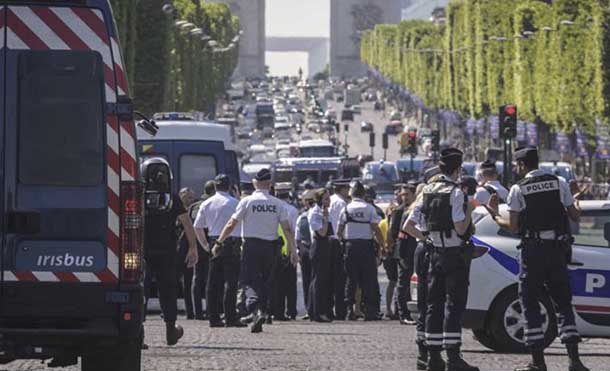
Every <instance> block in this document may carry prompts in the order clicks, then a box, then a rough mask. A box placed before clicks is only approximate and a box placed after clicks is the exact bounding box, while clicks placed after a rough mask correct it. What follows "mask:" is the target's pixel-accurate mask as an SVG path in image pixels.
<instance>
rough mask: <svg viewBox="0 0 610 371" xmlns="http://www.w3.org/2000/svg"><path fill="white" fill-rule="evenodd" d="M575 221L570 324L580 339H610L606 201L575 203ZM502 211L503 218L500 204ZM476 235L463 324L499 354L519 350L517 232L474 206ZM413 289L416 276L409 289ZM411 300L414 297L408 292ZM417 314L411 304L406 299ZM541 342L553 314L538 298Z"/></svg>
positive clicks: (552, 327)
mask: <svg viewBox="0 0 610 371" xmlns="http://www.w3.org/2000/svg"><path fill="white" fill-rule="evenodd" d="M580 207H581V209H582V215H581V218H580V222H579V224H572V233H573V236H574V240H575V241H574V244H573V249H572V260H571V262H570V263H569V265H568V268H569V270H570V286H571V288H572V295H573V304H574V311H575V312H576V326H577V328H578V332H579V333H580V335H581V336H583V337H610V254H608V251H609V246H610V241H609V240H608V239H609V238H610V203H608V202H607V201H581V202H580ZM502 213H503V214H504V216H506V217H507V214H508V211H507V208H506V207H505V206H504V207H503V208H502ZM474 215H475V217H474V220H475V221H476V231H477V232H476V235H475V236H474V237H473V239H472V240H473V242H474V244H475V250H474V259H473V261H472V266H471V273H470V288H469V294H468V304H467V308H466V314H465V315H464V319H465V321H464V327H465V328H470V329H472V331H473V333H474V335H475V337H476V339H477V340H478V341H479V342H480V343H481V344H483V345H484V346H486V347H488V348H490V349H493V350H496V351H502V352H525V351H526V349H525V346H524V321H525V320H524V318H523V310H522V309H521V305H520V303H519V298H518V295H517V291H518V282H519V250H518V249H517V246H518V245H519V243H520V239H519V238H518V236H516V235H514V234H512V233H509V232H508V231H506V230H504V229H500V228H499V227H498V226H497V224H496V223H495V222H494V221H493V220H492V219H491V216H490V215H489V214H488V213H487V211H486V210H485V209H484V208H482V207H479V208H477V209H476V210H475V214H474ZM416 289H417V276H416V275H414V276H413V277H412V279H411V291H412V292H415V290H416ZM413 298H417V296H414V297H413ZM408 307H409V311H410V312H411V313H412V315H414V316H418V315H419V313H418V312H417V303H416V301H412V302H409V303H408ZM540 311H541V314H542V315H543V316H544V321H543V326H542V327H543V331H544V339H545V343H546V345H549V344H550V343H552V342H553V341H554V340H555V337H556V335H557V324H556V318H557V316H556V314H555V310H554V307H553V304H552V302H551V301H550V299H549V297H548V296H546V295H545V296H543V297H541V298H540Z"/></svg>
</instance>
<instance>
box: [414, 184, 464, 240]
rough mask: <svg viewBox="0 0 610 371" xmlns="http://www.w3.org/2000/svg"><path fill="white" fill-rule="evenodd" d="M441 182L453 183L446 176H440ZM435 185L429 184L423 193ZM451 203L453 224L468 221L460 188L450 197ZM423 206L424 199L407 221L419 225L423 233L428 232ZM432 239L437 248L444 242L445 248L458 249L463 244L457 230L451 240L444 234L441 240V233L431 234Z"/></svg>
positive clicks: (452, 233) (453, 231)
mask: <svg viewBox="0 0 610 371" xmlns="http://www.w3.org/2000/svg"><path fill="white" fill-rule="evenodd" d="M439 180H444V181H450V182H453V181H452V180H451V179H450V178H449V177H447V176H444V175H443V176H440V177H439ZM435 184H436V183H431V184H428V185H427V186H426V187H425V188H424V190H423V192H426V190H430V189H432V187H434V186H435ZM449 202H450V204H451V219H452V220H453V222H454V223H459V222H463V221H464V220H465V219H466V213H465V212H464V192H462V190H461V189H460V187H455V188H454V189H453V190H452V191H451V196H450V197H449ZM423 204H424V201H423V199H420V200H418V201H417V203H416V204H415V206H414V208H413V210H412V211H411V213H410V214H409V218H408V219H407V220H408V221H410V222H413V223H415V224H416V225H418V226H419V228H420V230H421V231H424V232H426V231H427V225H426V221H425V218H424V215H423V214H422V212H421V210H422V207H423ZM430 239H432V241H433V243H434V246H436V247H442V246H443V241H444V245H445V247H458V246H460V245H461V244H462V239H461V238H460V237H459V235H458V233H457V231H456V230H455V229H453V230H452V231H451V236H450V237H449V238H447V236H446V235H444V234H443V236H442V238H441V232H430Z"/></svg>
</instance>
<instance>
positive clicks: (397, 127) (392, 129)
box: [385, 120, 404, 135]
mask: <svg viewBox="0 0 610 371" xmlns="http://www.w3.org/2000/svg"><path fill="white" fill-rule="evenodd" d="M403 128H404V126H403V124H402V121H400V120H394V121H391V122H390V123H389V124H388V125H387V126H386V127H385V133H386V134H388V135H398V134H400V133H402V130H403Z"/></svg>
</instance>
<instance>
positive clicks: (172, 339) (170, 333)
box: [165, 322, 184, 346]
mask: <svg viewBox="0 0 610 371" xmlns="http://www.w3.org/2000/svg"><path fill="white" fill-rule="evenodd" d="M165 329H166V330H165V341H167V345H170V346H171V345H176V344H178V340H180V338H181V337H183V336H184V329H183V328H182V327H180V326H176V322H167V323H166V324H165Z"/></svg>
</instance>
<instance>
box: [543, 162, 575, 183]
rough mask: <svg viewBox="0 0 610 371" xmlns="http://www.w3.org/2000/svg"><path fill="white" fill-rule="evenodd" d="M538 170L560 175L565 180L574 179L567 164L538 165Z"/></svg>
mask: <svg viewBox="0 0 610 371" xmlns="http://www.w3.org/2000/svg"><path fill="white" fill-rule="evenodd" d="M540 170H542V171H544V172H545V173H546V174H552V175H557V176H560V177H562V178H564V179H565V180H572V179H574V174H573V173H572V169H571V168H570V167H567V166H553V165H540Z"/></svg>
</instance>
